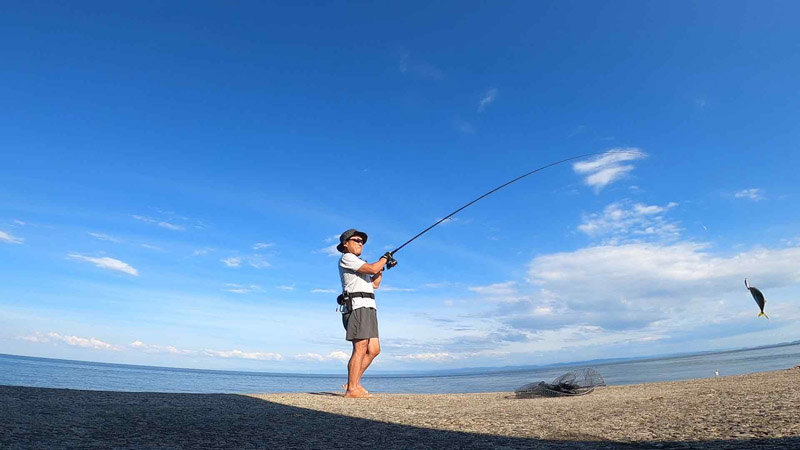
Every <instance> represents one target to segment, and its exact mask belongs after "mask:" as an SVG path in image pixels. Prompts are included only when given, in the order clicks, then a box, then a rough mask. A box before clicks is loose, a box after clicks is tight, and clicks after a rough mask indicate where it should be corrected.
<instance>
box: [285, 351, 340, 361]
mask: <svg viewBox="0 0 800 450" xmlns="http://www.w3.org/2000/svg"><path fill="white" fill-rule="evenodd" d="M294 359H297V360H300V361H319V362H323V361H332V360H333V361H347V360H349V359H350V355H348V354H347V353H345V352H340V351H336V352H330V353H328V354H327V355H320V354H319V353H301V354H297V355H294Z"/></svg>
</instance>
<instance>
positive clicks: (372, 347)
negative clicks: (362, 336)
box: [367, 339, 381, 357]
mask: <svg viewBox="0 0 800 450" xmlns="http://www.w3.org/2000/svg"><path fill="white" fill-rule="evenodd" d="M367 353H368V354H370V355H371V356H373V357H374V356H378V355H380V353H381V344H380V342H378V341H377V340H376V339H370V343H369V346H368V347H367Z"/></svg>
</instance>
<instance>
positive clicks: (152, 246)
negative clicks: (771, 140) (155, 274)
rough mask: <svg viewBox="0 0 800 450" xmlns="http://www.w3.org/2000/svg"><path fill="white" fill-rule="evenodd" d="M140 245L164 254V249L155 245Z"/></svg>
mask: <svg viewBox="0 0 800 450" xmlns="http://www.w3.org/2000/svg"><path fill="white" fill-rule="evenodd" d="M139 245H141V246H142V247H144V248H149V249H150V250H156V251H159V252H163V251H164V249H163V248H161V247H158V246H155V245H150V244H139Z"/></svg>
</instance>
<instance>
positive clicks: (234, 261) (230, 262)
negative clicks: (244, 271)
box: [220, 257, 242, 267]
mask: <svg viewBox="0 0 800 450" xmlns="http://www.w3.org/2000/svg"><path fill="white" fill-rule="evenodd" d="M220 261H221V262H222V263H223V264H225V265H226V266H228V267H239V266H241V265H242V258H234V257H230V258H225V259H220Z"/></svg>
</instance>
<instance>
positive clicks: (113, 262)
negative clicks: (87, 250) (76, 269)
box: [69, 254, 139, 276]
mask: <svg viewBox="0 0 800 450" xmlns="http://www.w3.org/2000/svg"><path fill="white" fill-rule="evenodd" d="M69 257H70V258H74V259H77V260H79V261H86V262H90V263H94V265H96V266H97V267H100V268H103V269H108V270H114V271H117V272H124V273H127V274H129V275H133V276H139V271H138V270H136V269H134V268H133V267H131V266H130V265H129V264H128V263H125V262H122V261H120V260H118V259H114V258H109V257H107V256H105V257H102V258H95V257H92V256H84V255H77V254H71V255H69Z"/></svg>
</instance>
